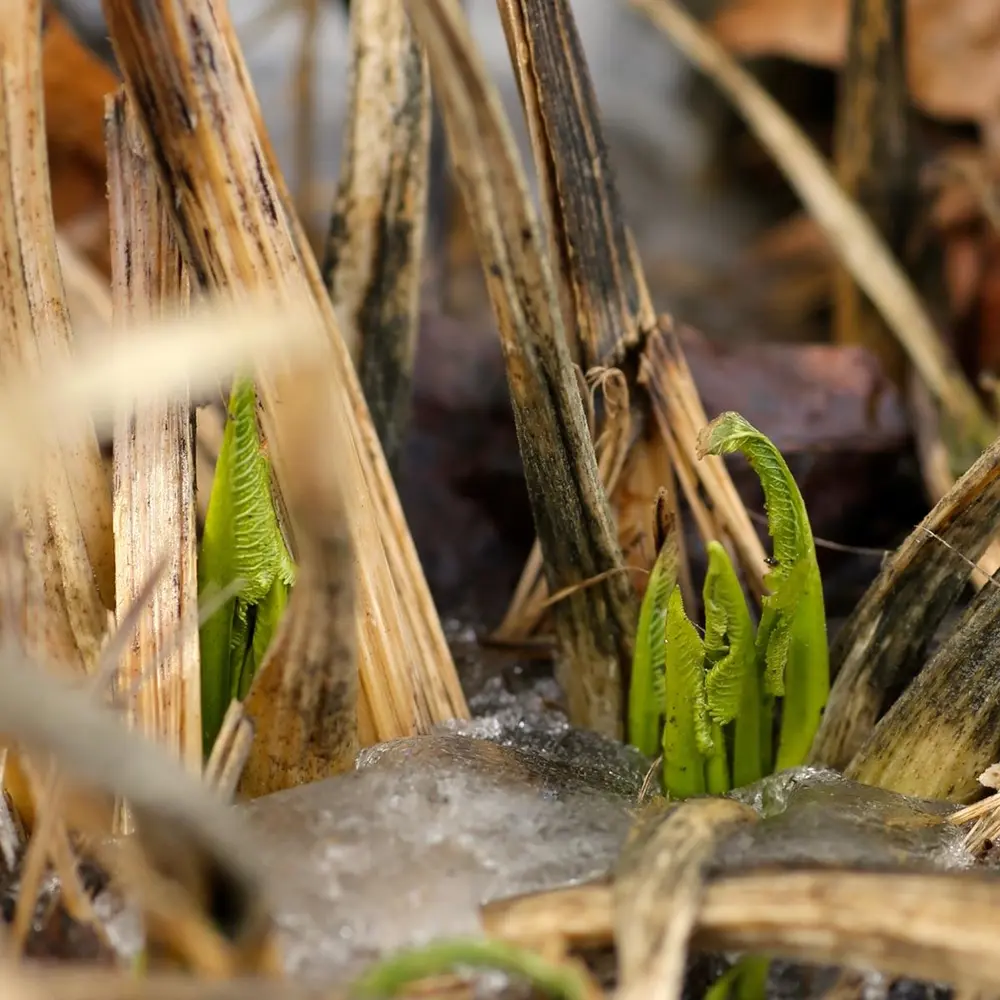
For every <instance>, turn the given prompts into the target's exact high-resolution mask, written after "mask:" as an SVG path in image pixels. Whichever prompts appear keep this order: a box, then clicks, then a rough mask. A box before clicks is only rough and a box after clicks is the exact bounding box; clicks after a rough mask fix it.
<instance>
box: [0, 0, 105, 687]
mask: <svg viewBox="0 0 1000 1000" xmlns="http://www.w3.org/2000/svg"><path fill="white" fill-rule="evenodd" d="M40 35H41V3H40V2H39V0H26V2H24V3H18V4H14V5H12V6H11V7H10V8H9V10H8V11H7V12H6V16H5V17H4V18H3V19H2V22H0V224H2V231H0V238H2V241H3V247H4V253H3V258H2V260H3V263H2V268H3V270H2V271H0V338H2V339H0V357H2V364H0V370H2V374H3V376H4V378H5V379H6V380H7V381H8V383H9V382H12V381H14V382H16V381H17V379H18V378H22V379H23V378H24V377H25V375H27V376H29V377H30V376H31V375H35V374H37V373H38V371H39V370H40V368H41V367H43V366H46V365H48V364H51V363H53V362H56V363H58V362H59V361H65V360H66V359H68V357H69V353H70V341H71V334H70V327H69V317H68V314H67V311H66V306H65V301H64V296H63V287H62V277H61V274H60V271H59V263H58V259H57V254H56V244H55V226H54V222H53V218H52V204H51V200H50V193H49V186H48V161H47V155H46V146H45V118H44V114H43V108H42V86H41V76H40V73H41V66H40V63H41V47H40V46H41V39H40ZM22 420H23V417H22V416H21V415H18V417H17V418H16V420H15V423H14V425H13V426H17V425H19V424H20V423H21V421H22ZM42 448H43V452H44V456H43V458H42V460H41V465H40V468H39V475H38V476H37V477H35V478H34V479H33V480H32V485H31V486H30V487H28V488H26V490H25V492H24V493H22V495H21V496H20V497H19V498H18V504H17V506H18V509H19V516H20V519H21V524H22V528H23V530H24V532H25V536H26V538H27V541H28V545H29V549H30V552H31V556H30V564H31V566H32V572H40V573H41V574H42V578H43V579H44V580H45V581H46V586H45V587H44V589H43V590H42V589H40V590H39V593H44V608H43V609H39V610H38V611H36V612H34V613H32V614H31V615H30V616H29V619H28V632H29V635H28V638H29V641H30V642H31V643H32V645H33V648H36V649H39V650H40V651H43V652H44V653H46V654H48V655H50V656H51V657H53V658H54V659H58V660H59V661H60V662H63V663H65V664H66V665H67V666H68V667H69V668H70V669H76V670H88V669H89V668H90V667H91V666H92V664H93V663H94V660H95V659H96V656H97V651H98V648H99V644H100V640H101V635H102V633H103V632H104V629H105V625H106V621H107V617H106V612H105V608H106V607H107V608H110V607H113V602H114V550H113V541H112V533H111V494H110V490H109V489H108V482H107V477H106V475H105V472H104V468H103V465H102V463H101V456H100V452H99V451H98V448H97V440H96V438H95V436H94V431H93V427H92V426H88V423H87V422H86V421H84V422H82V423H81V424H79V425H78V426H76V427H75V428H74V429H73V433H71V434H64V435H61V436H59V438H58V439H56V438H55V437H52V436H47V437H46V438H45V440H44V441H43V442H42Z"/></svg>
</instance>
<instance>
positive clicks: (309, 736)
mask: <svg viewBox="0 0 1000 1000" xmlns="http://www.w3.org/2000/svg"><path fill="white" fill-rule="evenodd" d="M328 380H329V372H327V371H325V370H323V369H320V370H318V371H316V370H314V371H312V372H310V373H308V374H303V375H302V376H300V378H299V379H298V380H297V382H296V386H295V397H294V399H290V400H289V402H288V404H287V405H286V406H285V407H284V408H283V410H282V412H281V415H280V418H279V421H278V424H277V428H276V430H277V432H278V434H279V435H280V437H279V441H280V444H281V447H282V448H283V450H284V452H285V454H286V455H287V456H288V466H287V468H288V478H287V480H286V484H287V493H286V496H287V498H288V505H289V512H290V513H291V516H292V517H293V518H294V520H295V524H296V526H297V529H298V531H299V533H300V537H301V538H302V540H303V542H304V549H303V554H302V560H301V563H300V564H299V569H298V577H297V579H296V583H295V589H294V590H293V591H292V596H291V599H290V600H289V603H288V609H287V610H286V612H285V616H284V618H283V619H282V622H281V625H280V626H279V628H278V633H277V635H275V637H274V639H273V641H272V643H271V646H270V648H269V649H268V651H267V654H266V655H265V657H264V662H263V663H262V664H261V667H260V670H259V671H258V673H257V676H256V677H255V678H254V681H253V685H252V687H251V689H250V693H249V695H248V696H247V699H246V703H245V707H246V711H247V714H248V715H249V717H250V719H251V720H252V722H253V725H254V729H255V731H256V736H255V738H254V741H253V745H252V747H251V750H250V757H249V760H248V762H247V767H246V771H245V773H244V775H243V779H242V781H241V783H240V791H241V792H242V793H243V794H244V795H246V796H248V797H254V796H258V795H265V794H267V793H268V792H275V791H280V790H281V789H284V788H293V787H295V786H296V785H302V784H305V783H306V782H309V781H316V780H319V779H321V778H327V777H330V776H331V775H332V774H335V773H337V772H339V771H346V770H350V769H351V768H352V767H353V765H354V758H355V756H356V754H357V751H358V665H357V657H356V653H357V642H356V639H357V631H358V622H357V616H356V614H355V601H354V597H355V593H354V565H353V556H352V552H351V539H350V533H349V530H348V524H347V515H346V511H345V509H344V501H343V497H342V495H341V491H340V484H339V481H338V469H339V468H340V467H341V461H340V459H341V456H342V454H343V451H344V449H345V447H346V444H345V442H344V438H343V434H342V433H340V434H338V435H337V436H336V438H335V439H334V440H332V441H331V440H330V438H329V436H328V435H327V434H325V433H324V432H323V430H322V429H328V428H330V427H331V426H336V424H335V419H336V418H335V417H333V416H332V415H331V414H330V413H329V412H328V410H329V408H330V396H329V393H328V392H326V391H325V387H326V385H328Z"/></svg>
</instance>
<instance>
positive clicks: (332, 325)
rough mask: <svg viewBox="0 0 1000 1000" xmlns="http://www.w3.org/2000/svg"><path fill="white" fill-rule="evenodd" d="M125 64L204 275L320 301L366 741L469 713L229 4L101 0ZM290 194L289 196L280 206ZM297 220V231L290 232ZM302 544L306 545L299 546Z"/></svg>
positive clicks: (271, 401) (261, 375) (262, 379)
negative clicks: (278, 168)
mask: <svg viewBox="0 0 1000 1000" xmlns="http://www.w3.org/2000/svg"><path fill="white" fill-rule="evenodd" d="M104 9H105V13H106V16H107V20H108V25H109V28H110V31H111V37H112V41H113V43H114V46H115V51H116V54H117V57H118V62H119V65H120V66H121V68H122V71H123V73H124V75H125V79H126V87H127V89H128V90H129V94H130V97H131V98H132V99H133V100H134V101H135V104H136V112H137V116H138V117H139V118H140V121H141V124H142V127H143V133H144V138H145V139H146V142H147V145H148V148H149V149H150V150H151V152H152V153H153V157H154V161H155V162H156V164H157V169H158V172H159V174H160V180H161V183H163V184H165V185H166V186H167V187H169V189H170V190H171V191H174V192H175V199H174V202H173V205H172V210H173V214H174V218H175V223H176V225H177V231H178V233H179V235H180V238H181V242H182V246H183V249H184V251H185V255H186V257H187V259H188V262H189V264H190V265H191V267H192V272H193V274H194V275H195V276H196V277H197V280H198V282H199V283H200V284H202V285H204V286H206V287H209V288H217V289H225V290H227V291H228V292H230V293H233V294H236V295H242V294H245V293H246V292H248V291H253V290H259V289H263V288H268V289H269V290H271V292H272V293H273V294H275V295H277V296H278V297H279V298H280V299H282V300H283V301H285V302H286V303H302V302H307V303H309V305H310V306H311V307H312V308H314V309H318V310H319V313H320V318H321V320H322V322H323V325H324V327H325V330H326V333H327V338H328V346H329V349H330V351H331V358H332V363H333V371H334V374H335V377H336V383H335V384H334V385H331V386H330V392H331V393H332V394H333V395H334V397H335V399H336V400H337V401H338V409H337V410H336V415H337V416H338V417H339V418H340V419H342V420H343V421H344V426H345V427H346V428H347V432H348V440H349V447H347V449H346V454H345V458H346V459H347V462H346V468H345V469H344V470H343V471H342V475H343V479H344V489H345V502H346V505H347V509H348V514H349V517H350V524H351V529H352V536H353V541H354V551H355V553H356V560H357V571H358V583H359V591H358V595H359V610H360V618H361V621H362V635H361V640H360V647H359V649H360V670H361V675H362V686H363V691H364V695H365V704H363V705H362V706H361V718H362V720H363V721H364V722H365V729H364V731H363V735H362V739H363V741H364V742H372V741H374V740H375V739H389V738H392V737H396V736H401V735H406V734H411V733H413V732H414V731H415V730H417V729H420V728H423V727H426V726H428V725H430V724H431V723H432V722H434V721H437V720H441V719H445V718H451V717H454V716H456V715H464V714H466V713H467V708H466V705H465V700H464V698H463V696H462V692H461V689H460V687H459V685H458V680H457V676H456V674H455V670H454V665H453V663H452V661H451V657H450V654H449V651H448V647H447V644H446V642H445V639H444V635H443V632H442V631H441V626H440V622H439V621H438V619H437V616H436V614H435V612H434V608H433V604H432V602H431V600H430V595H429V592H428V590H427V585H426V581H425V580H424V577H423V574H422V571H421V569H420V566H419V563H418V561H417V559H416V553H415V551H414V548H413V542H412V539H411V538H410V536H409V532H408V530H407V528H406V525H405V522H404V521H403V519H402V514H401V511H400V507H399V499H398V497H397V495H396V493H395V490H394V488H393V486H392V482H391V479H390V477H389V474H388V469H387V467H386V465H385V459H384V456H383V455H382V452H381V449H380V448H379V445H378V441H377V438H376V437H375V434H374V431H373V429H372V426H371V422H370V418H369V416H368V413H367V410H366V408H365V404H364V399H363V397H362V396H361V393H360V389H359V386H358V382H357V378H356V375H355V373H354V370H353V367H352V364H351V361H350V357H349V355H348V353H347V351H346V348H345V346H344V344H343V342H342V341H341V339H340V334H339V330H338V328H337V324H336V319H335V317H334V315H333V310H332V306H331V305H330V303H329V300H328V299H326V297H325V295H323V297H322V298H319V297H317V292H318V289H321V288H322V283H321V282H320V281H319V275H318V269H316V267H315V262H314V261H311V260H310V259H309V258H308V256H306V257H300V255H299V254H300V251H301V253H302V254H307V253H308V251H307V248H306V247H305V245H304V242H303V243H300V242H299V230H298V229H297V228H294V226H295V223H290V222H289V218H290V217H289V216H288V214H287V213H286V211H285V209H284V207H283V202H284V195H285V194H286V192H285V191H284V187H283V184H282V183H280V182H278V183H277V185H276V182H275V180H274V179H273V178H272V176H271V173H270V171H269V169H268V166H267V163H266V159H267V158H266V157H265V154H264V151H263V150H262V148H261V144H260V142H259V141H258V139H257V137H256V134H255V125H254V114H255V111H256V110H257V109H256V103H255V99H253V97H252V91H251V90H250V89H249V81H248V79H247V77H246V74H245V66H244V65H243V63H242V57H241V56H240V55H239V53H238V51H237V50H233V51H230V49H229V46H228V45H227V41H226V39H227V36H228V33H229V31H230V30H231V28H230V26H229V25H228V17H227V15H226V12H225V8H224V7H223V6H221V5H213V4H210V3H208V2H207V0H161V2H157V3H148V4H142V5H136V4H133V3H131V2H125V0H106V2H105V4H104ZM279 191H280V192H281V194H282V201H280V202H279V200H278V196H279ZM290 226H292V227H293V228H291V229H290V228H289V227H290ZM287 374H288V372H287V371H285V372H281V371H278V370H273V371H272V370H270V369H259V370H258V373H257V375H258V390H259V392H260V396H261V400H262V403H263V413H262V423H263V429H264V432H265V436H266V438H267V439H268V441H269V443H270V451H269V456H270V458H271V460H272V462H273V468H274V470H275V475H276V480H277V482H278V484H279V485H281V484H283V482H284V479H285V471H284V459H283V456H282V455H281V454H280V449H278V448H276V447H274V442H273V441H271V438H273V422H274V419H275V414H276V411H277V409H278V408H280V406H281V405H282V399H283V398H287V396H286V394H287V393H288V392H290V391H294V390H293V389H292V388H291V386H290V385H288V386H284V387H283V380H284V378H285V376H287ZM293 554H297V551H296V547H295V546H294V544H293Z"/></svg>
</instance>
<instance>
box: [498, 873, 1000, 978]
mask: <svg viewBox="0 0 1000 1000" xmlns="http://www.w3.org/2000/svg"><path fill="white" fill-rule="evenodd" d="M614 916H615V894H614V890H613V889H612V887H611V886H610V885H608V884H594V885H590V886H579V887H574V888H571V889H557V890H555V891H553V892H550V893H541V894H538V895H536V896H525V897H519V898H515V899H510V900H503V901H500V902H497V903H493V904H490V905H489V906H487V907H485V908H484V912H483V925H484V929H485V930H486V932H487V933H488V934H490V935H493V936H496V937H500V938H502V939H504V940H510V941H513V942H518V943H522V944H527V945H530V946H532V947H540V946H541V944H542V943H543V942H546V941H548V942H550V943H551V942H553V941H555V940H558V939H559V938H560V936H561V928H562V927H563V926H565V928H566V940H567V943H570V944H578V945H581V946H583V945H596V944H608V943H610V942H611V940H612V928H613V922H614ZM998 925H1000V881H998V880H997V879H995V878H992V877H990V876H989V875H978V876H977V875H973V874H971V873H969V872H962V873H958V874H921V875H911V874H902V873H874V872H852V871H840V870H830V869H817V870H813V871H810V870H805V871H777V870H771V871H764V872H759V873H757V872H755V873H753V874H746V875H733V876H725V877H722V878H720V879H718V880H717V881H713V882H711V883H710V884H709V885H708V886H707V887H706V889H705V895H704V900H703V902H702V903H701V906H700V909H699V911H698V913H697V919H696V927H695V934H694V939H693V942H692V945H693V947H694V948H696V949H700V950H704V951H748V952H757V953H760V952H764V953H767V954H771V955H775V956H781V957H783V958H788V959H793V960H798V961H803V962H811V963H815V964H817V965H842V966H846V967H849V968H855V969H863V970H867V969H877V970H879V971H881V972H884V973H886V974H888V975H895V976H906V977H908V978H912V979H923V980H928V981H930V982H942V983H951V984H953V985H956V986H962V987H968V988H984V989H990V990H992V991H994V992H996V991H997V990H998V989H1000V968H998V967H997V963H996V944H995V941H996V929H997V926H998ZM550 946H552V945H551V944H550Z"/></svg>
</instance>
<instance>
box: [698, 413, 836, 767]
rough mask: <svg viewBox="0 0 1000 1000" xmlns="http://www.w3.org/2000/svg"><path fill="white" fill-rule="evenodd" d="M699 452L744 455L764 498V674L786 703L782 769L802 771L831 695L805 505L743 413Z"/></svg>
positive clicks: (760, 640) (707, 437)
mask: <svg viewBox="0 0 1000 1000" xmlns="http://www.w3.org/2000/svg"><path fill="white" fill-rule="evenodd" d="M699 449H700V451H701V452H702V453H703V454H705V453H710V454H713V455H722V454H727V453H731V452H735V451H739V452H741V453H742V454H743V455H744V456H745V457H746V459H747V460H748V461H749V462H750V465H751V467H752V468H753V470H754V471H755V472H756V473H757V476H758V477H759V479H760V482H761V487H762V488H763V491H764V499H765V504H766V508H767V518H768V530H769V531H770V534H771V538H772V541H773V548H774V554H773V559H772V568H771V571H770V572H769V573H768V574H767V576H766V577H765V583H766V584H767V586H768V589H769V590H770V593H769V594H767V595H766V596H765V597H764V599H763V602H762V610H761V621H760V628H759V629H758V633H757V659H758V670H759V669H761V667H763V670H764V675H765V689H766V691H767V692H768V693H770V694H776V695H783V696H784V702H783V704H782V720H781V736H780V739H779V742H778V754H777V759H776V762H775V763H776V767H777V768H778V769H779V770H781V769H784V768H787V767H794V766H796V765H798V764H801V763H802V762H803V761H804V760H805V759H806V756H807V754H808V752H809V748H810V746H811V745H812V741H813V737H814V736H815V735H816V730H817V729H818V727H819V722H820V717H821V715H822V712H823V708H824V706H825V705H826V699H827V696H828V694H829V689H830V674H829V651H828V648H827V639H826V614H825V611H824V607H823V587H822V582H821V580H820V575H819V566H818V564H817V562H816V548H815V545H814V543H813V537H812V529H811V528H810V526H809V517H808V515H807V513H806V508H805V503H804V502H803V500H802V495H801V493H800V492H799V488H798V486H797V485H796V483H795V479H794V477H793V476H792V474H791V472H790V471H789V468H788V466H787V465H786V464H785V460H784V459H783V458H782V457H781V453H780V452H779V451H778V449H777V448H776V447H775V446H774V444H773V443H772V442H771V441H769V440H768V438H767V437H765V436H764V435H763V434H761V433H760V431H758V430H757V429H756V428H755V427H753V426H752V425H751V424H750V423H748V422H747V421H746V420H745V419H744V418H743V417H741V416H740V415H739V414H738V413H723V414H722V415H721V416H719V417H717V418H716V419H715V420H713V421H712V423H711V424H709V426H708V427H706V428H705V429H704V430H703V431H702V434H701V436H700V440H699Z"/></svg>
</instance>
